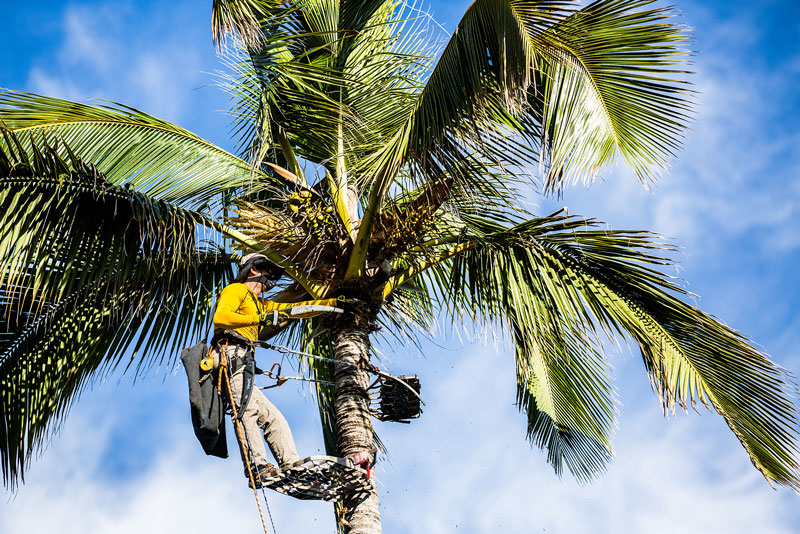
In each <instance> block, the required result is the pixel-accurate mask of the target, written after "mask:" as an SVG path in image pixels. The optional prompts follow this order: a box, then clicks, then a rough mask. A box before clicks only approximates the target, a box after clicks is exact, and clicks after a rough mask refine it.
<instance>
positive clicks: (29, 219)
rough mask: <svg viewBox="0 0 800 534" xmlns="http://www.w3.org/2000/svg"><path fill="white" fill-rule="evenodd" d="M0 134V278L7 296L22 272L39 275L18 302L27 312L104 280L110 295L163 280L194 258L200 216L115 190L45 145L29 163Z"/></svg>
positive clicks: (7, 135)
mask: <svg viewBox="0 0 800 534" xmlns="http://www.w3.org/2000/svg"><path fill="white" fill-rule="evenodd" d="M3 133H4V134H5V140H6V144H5V146H4V147H2V148H3V149H2V150H0V206H2V208H1V209H0V273H2V275H3V277H4V283H5V284H7V285H8V286H9V287H10V288H12V289H13V288H15V286H16V285H17V283H18V278H19V279H20V283H22V282H21V280H22V277H24V275H25V274H26V272H27V269H28V268H30V267H31V266H35V267H36V268H37V269H38V272H37V275H36V276H35V277H33V278H32V279H31V280H30V282H31V284H30V286H28V287H26V294H24V295H22V296H23V297H24V298H25V299H26V300H27V301H29V302H30V303H31V306H32V308H31V310H30V311H31V312H33V313H35V312H36V311H37V310H36V308H35V304H34V303H35V302H38V301H40V300H48V301H52V302H58V301H59V300H60V299H61V298H63V297H65V296H66V295H69V294H71V293H73V292H74V291H76V290H79V289H80V288H81V287H86V286H87V285H91V284H93V283H96V282H101V281H103V280H107V283H110V284H112V285H111V286H110V289H112V290H113V289H114V288H115V287H116V286H115V285H114V284H117V285H125V284H127V282H128V280H129V279H131V278H134V277H136V276H142V277H144V278H150V277H152V276H153V274H154V273H158V272H160V273H164V275H165V276H167V277H168V276H170V273H171V272H173V270H175V268H177V267H178V266H180V265H182V264H184V263H185V262H186V257H187V256H191V255H192V254H194V253H195V250H196V242H197V236H196V235H195V232H196V226H197V224H198V223H202V222H203V221H204V219H203V217H202V216H201V215H200V214H198V213H196V212H192V211H189V210H186V209H182V208H177V207H174V206H173V205H171V204H169V203H166V202H165V201H159V200H154V199H151V198H150V197H148V196H146V195H144V194H142V193H139V192H136V191H132V190H130V189H127V188H125V187H120V186H116V185H114V184H112V183H110V182H109V181H108V180H107V179H106V178H105V176H103V175H102V174H100V173H99V172H98V171H97V169H96V168H94V167H89V166H87V165H86V164H85V163H83V162H82V161H80V160H79V159H77V158H76V157H74V155H72V157H71V158H70V160H69V161H67V160H64V159H61V157H60V156H59V150H58V149H57V148H56V147H51V146H50V145H47V144H44V145H35V144H34V145H31V146H32V147H33V150H32V151H33V157H29V156H28V155H27V152H26V151H24V150H22V149H21V144H20V143H19V142H18V141H17V137H16V136H15V135H14V134H12V133H9V132H8V131H6V130H4V131H3ZM63 150H66V151H68V152H69V148H66V147H64V148H63ZM142 260H145V261H144V262H143V261H142ZM145 267H146V268H147V269H146V270H144V268H145ZM137 269H138V270H137Z"/></svg>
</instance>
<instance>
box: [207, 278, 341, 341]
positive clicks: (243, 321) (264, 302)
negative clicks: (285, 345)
mask: <svg viewBox="0 0 800 534" xmlns="http://www.w3.org/2000/svg"><path fill="white" fill-rule="evenodd" d="M248 293H249V295H248ZM250 295H253V293H252V292H251V291H250V289H248V287H247V286H246V285H244V284H239V283H234V284H230V285H228V286H225V289H223V290H222V293H220V296H219V301H218V302H217V311H216V312H215V313H214V332H221V331H222V330H235V331H236V332H238V333H239V334H241V335H243V336H244V337H246V338H247V339H258V328H259V327H258V323H259V317H258V316H259V315H260V314H262V313H266V312H270V311H273V310H283V309H286V308H291V307H293V306H303V305H307V304H320V305H322V306H336V299H335V298H333V299H322V300H307V301H303V302H275V301H274V300H269V299H265V298H259V297H256V296H255V295H253V296H252V297H251V296H250ZM256 301H257V302H258V306H256ZM314 315H319V313H311V314H306V315H303V317H312V316H314Z"/></svg>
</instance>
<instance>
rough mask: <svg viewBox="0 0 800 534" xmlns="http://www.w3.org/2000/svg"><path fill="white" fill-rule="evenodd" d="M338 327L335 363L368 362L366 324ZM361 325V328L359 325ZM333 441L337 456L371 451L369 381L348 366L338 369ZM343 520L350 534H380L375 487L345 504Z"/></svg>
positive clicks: (368, 330)
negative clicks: (366, 495) (364, 497)
mask: <svg viewBox="0 0 800 534" xmlns="http://www.w3.org/2000/svg"><path fill="white" fill-rule="evenodd" d="M347 323H349V324H340V325H339V328H336V329H335V330H334V331H333V333H332V341H333V350H334V354H335V355H336V359H337V360H341V361H344V362H349V363H352V364H355V365H359V366H360V365H361V364H364V363H367V362H369V348H370V342H369V332H370V328H369V322H368V321H358V320H356V321H354V322H353V323H350V322H349V321H348V322H347ZM359 323H361V324H359ZM337 367H338V368H337V370H336V375H335V380H334V381H335V383H336V400H335V403H334V412H335V416H336V438H337V443H338V446H339V455H340V456H349V455H352V454H354V453H356V452H358V451H364V450H369V449H372V447H373V437H372V419H371V415H370V412H369V397H368V394H367V388H368V387H369V384H370V377H369V374H367V372H366V371H364V370H363V369H361V368H359V369H356V368H354V367H351V366H349V365H348V366H337ZM373 476H374V474H373ZM343 504H344V508H345V513H344V519H345V521H346V523H344V524H345V525H348V524H349V530H346V532H348V533H349V534H380V532H381V520H380V513H379V512H378V491H377V484H375V485H373V490H372V492H371V494H370V495H369V496H368V497H367V498H366V499H363V497H362V498H360V499H354V498H351V499H347V500H345V501H344V503H343Z"/></svg>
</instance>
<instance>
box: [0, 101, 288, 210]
mask: <svg viewBox="0 0 800 534" xmlns="http://www.w3.org/2000/svg"><path fill="white" fill-rule="evenodd" d="M0 121H2V122H3V123H4V124H5V127H6V128H7V129H8V130H10V131H11V132H13V133H15V134H16V135H17V139H18V141H19V143H20V145H21V146H23V147H25V150H26V151H31V150H33V146H34V145H37V144H42V143H47V144H49V145H50V146H53V147H56V149H57V150H58V154H59V156H60V157H61V158H62V159H65V160H66V161H69V160H68V154H67V152H66V149H65V148H64V145H66V146H68V147H69V149H70V150H71V151H72V153H73V154H74V155H75V156H76V157H77V158H79V159H81V160H82V161H84V162H86V163H87V164H93V165H95V166H96V167H97V169H98V170H99V171H100V172H101V173H103V174H104V175H105V177H106V179H107V180H108V181H109V182H110V183H112V184H115V185H126V186H128V187H130V188H132V189H135V190H137V191H139V192H141V193H143V194H146V195H148V196H151V197H153V198H157V199H163V200H168V201H170V202H174V203H177V204H179V205H186V206H189V207H198V208H199V207H204V206H206V205H207V204H208V203H209V202H210V201H211V200H212V199H213V198H214V197H215V196H217V195H218V194H219V193H220V191H221V190H224V189H232V188H241V187H246V186H251V185H253V184H257V185H259V186H262V187H263V186H265V185H272V186H274V187H285V186H289V187H291V188H295V187H300V186H301V185H300V184H297V183H287V180H286V179H284V178H279V177H272V176H268V175H265V174H263V173H261V172H260V171H254V170H253V169H252V168H251V166H250V165H249V164H248V163H247V162H245V161H243V160H241V159H239V158H237V157H235V156H233V155H232V154H229V153H227V152H225V151H224V150H222V149H221V148H219V147H217V146H215V145H213V144H211V143H209V142H208V141H205V140H203V139H201V138H200V137H198V136H196V135H195V134H193V133H191V132H189V131H187V130H184V129H183V128H180V127H178V126H175V125H173V124H170V123H168V122H166V121H162V120H160V119H157V118H155V117H152V116H150V115H147V114H146V113H143V112H141V111H138V110H135V109H133V108H128V107H126V106H122V105H119V104H113V103H110V104H108V105H102V106H89V105H86V104H79V103H76V102H70V101H67V100H61V99H57V98H51V97H44V96H38V95H32V94H29V93H21V92H16V91H2V92H0ZM0 142H2V141H0ZM6 148H8V147H6Z"/></svg>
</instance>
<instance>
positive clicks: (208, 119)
mask: <svg viewBox="0 0 800 534" xmlns="http://www.w3.org/2000/svg"><path fill="white" fill-rule="evenodd" d="M676 3H677V6H678V9H679V10H680V11H681V12H682V22H684V23H685V24H687V25H689V26H691V27H693V28H694V30H695V40H694V43H693V45H692V48H693V49H694V50H696V51H697V53H696V55H695V56H694V58H693V59H694V68H695V70H696V71H697V75H696V76H695V78H694V81H695V83H696V89H697V90H698V91H699V94H698V107H697V109H698V115H697V119H696V121H695V123H694V124H693V126H692V130H691V132H689V133H688V137H687V141H686V147H685V149H684V150H683V152H681V154H680V156H679V159H678V160H677V161H674V162H673V166H672V169H671V172H670V173H669V174H668V175H666V176H665V177H663V178H662V179H661V181H660V182H659V183H658V185H657V186H656V188H655V190H654V191H652V192H648V191H645V190H643V189H642V187H641V186H639V185H638V184H636V183H635V182H634V180H633V179H632V178H631V176H630V175H629V173H628V172H626V171H625V170H624V169H623V168H614V169H609V170H608V171H607V172H605V173H604V175H603V177H602V179H601V180H598V181H597V182H595V183H594V184H593V185H592V186H590V187H589V188H583V187H576V188H572V189H570V190H568V191H567V192H566V194H565V195H564V198H562V199H559V200H553V199H547V200H543V199H536V202H537V203H539V204H540V211H541V212H545V211H549V210H551V209H552V208H554V207H558V206H562V205H566V206H569V209H570V213H575V214H581V215H586V216H592V217H596V218H598V219H600V220H603V221H605V222H607V223H608V224H609V226H611V227H613V228H632V229H650V230H655V231H658V232H660V233H663V234H664V235H666V236H668V237H669V238H670V239H671V240H672V241H673V242H674V243H676V244H678V245H680V246H681V247H682V248H683V255H682V256H681V257H680V264H681V268H680V271H679V273H678V274H679V275H680V276H681V277H682V278H685V279H686V280H687V281H688V282H687V287H688V288H689V289H690V290H692V291H694V292H695V293H697V294H699V295H700V296H701V298H700V300H699V305H700V306H701V307H702V308H703V309H705V310H707V311H709V312H711V313H713V314H714V315H716V316H717V317H719V318H721V319H722V320H723V321H725V322H726V323H727V324H729V325H730V326H732V327H734V328H736V329H737V330H739V331H740V332H742V333H743V334H745V335H747V336H748V337H750V338H751V339H753V340H755V341H756V342H757V343H758V344H759V345H760V346H761V347H763V348H764V350H766V351H767V352H768V353H770V354H771V355H772V357H773V358H774V359H775V360H776V361H777V362H779V363H780V364H781V365H783V366H784V367H786V368H788V369H789V370H791V371H793V372H794V373H795V374H797V373H798V372H800V352H799V351H798V349H797V347H798V346H800V333H799V332H800V311H799V310H798V306H797V303H798V301H799V300H800V299H799V298H798V297H799V296H800V282H799V281H798V278H797V276H796V272H797V268H796V265H797V264H798V263H800V233H798V231H797V229H796V227H795V223H796V221H797V219H798V217H799V216H800V181H799V180H798V179H797V177H798V173H799V171H800V153H799V152H798V150H797V149H796V147H797V146H799V145H800V127H799V126H798V125H800V96H798V94H800V93H799V92H798V90H797V87H798V86H800V44H798V40H797V36H798V35H800V22H798V21H800V17H798V15H800V5H798V4H796V3H793V2H785V1H784V2H777V1H775V2H722V1H711V2H708V1H707V2H687V1H677V2H676ZM206 4H208V5H206ZM200 5H201V7H198V2H193V1H183V2H178V1H176V2H169V3H167V2H37V3H35V4H27V3H24V2H15V3H9V5H5V6H4V7H5V9H4V17H5V20H6V22H5V24H4V33H3V34H2V35H0V86H2V87H8V88H13V89H21V90H26V91H32V92H37V93H42V94H49V95H54V96H60V97H63V98H70V99H74V100H80V101H86V100H88V99H91V98H104V99H109V100H114V101H118V102H123V103H126V104H129V105H131V106H134V107H137V108H140V109H142V110H144V111H147V112H149V113H151V114H153V115H156V116H159V117H161V118H164V119H167V120H170V121H172V122H175V123H177V124H179V125H181V126H183V127H186V128H188V129H190V130H192V131H194V132H196V133H198V134H199V135H201V136H203V137H205V138H207V139H209V140H211V141H213V142H215V143H218V144H219V145H221V146H223V147H225V148H228V149H232V148H233V147H232V146H231V142H230V139H229V137H228V135H227V133H228V121H227V118H226V116H225V113H224V110H225V109H226V107H227V103H228V102H227V97H226V96H225V95H224V94H223V93H222V92H220V91H219V90H217V89H216V88H215V87H213V79H212V77H211V76H210V75H209V73H211V72H213V71H215V70H216V69H218V68H221V67H220V65H219V63H218V62H217V60H216V57H215V54H214V50H213V48H212V46H211V39H210V28H209V26H210V23H209V21H210V2H206V3H200ZM467 5H468V4H467V3H466V2H434V3H432V5H431V10H432V12H433V14H434V16H435V17H436V18H437V20H439V21H440V22H442V23H443V24H444V26H445V27H446V28H447V29H450V30H452V29H453V28H454V27H455V24H456V23H457V21H458V18H459V17H460V16H461V14H463V12H464V10H465V9H466V6H467ZM441 332H442V334H441V336H439V338H438V339H437V340H436V342H435V343H433V342H430V343H425V344H424V345H423V348H422V351H421V353H420V352H417V351H416V350H413V349H406V348H402V347H400V348H398V347H391V348H387V349H386V350H385V353H386V354H385V356H386V357H385V361H384V365H385V366H386V368H388V369H389V370H390V371H392V372H394V373H396V374H401V373H416V374H419V375H420V377H421V379H422V383H423V394H424V397H425V399H426V401H427V403H428V405H427V407H426V409H425V413H424V414H423V416H422V418H421V419H419V420H417V421H414V422H413V423H412V424H411V425H408V426H406V425H392V424H385V423H378V425H377V426H378V431H379V433H380V435H381V437H382V438H383V440H384V441H385V442H386V443H387V445H388V447H389V453H390V454H389V458H388V460H386V461H383V462H381V464H380V466H379V469H378V477H379V488H380V496H381V501H382V515H383V522H384V530H385V531H386V532H392V533H395V532H399V533H403V532H419V531H421V530H423V529H424V530H426V531H428V532H431V533H440V532H442V533H443V532H453V531H458V532H467V533H479V532H494V531H501V530H502V531H503V532H504V533H515V534H516V533H520V534H521V533H529V532H615V533H625V532H754V531H755V532H800V506H798V504H799V502H798V497H797V496H795V495H794V494H792V493H791V492H789V491H787V490H782V489H779V490H777V491H773V490H772V489H771V488H770V487H769V486H768V485H767V483H766V482H765V481H764V480H763V479H762V478H761V477H760V475H759V474H758V473H757V472H756V471H755V469H753V468H752V466H751V465H750V462H749V460H748V459H747V456H746V454H745V452H744V450H743V449H742V448H741V446H740V445H739V444H738V441H737V440H736V439H735V437H734V436H733V435H732V434H731V433H730V431H729V430H728V429H727V427H726V426H725V424H724V423H723V422H722V420H721V419H720V418H719V417H718V416H716V415H715V414H712V413H709V412H700V413H690V414H680V413H679V414H678V416H677V417H670V418H668V419H666V420H665V418H664V417H663V416H662V414H661V411H660V408H659V404H658V401H657V399H656V398H655V396H654V395H653V394H652V392H651V391H650V386H649V383H648V381H647V377H646V375H645V373H644V370H643V368H642V364H641V359H640V357H639V355H638V354H637V353H636V352H635V351H633V350H628V349H627V348H626V347H622V348H621V349H620V350H618V351H612V353H611V354H610V359H611V362H612V365H613V366H614V369H615V374H616V378H617V380H616V387H617V389H618V393H619V398H620V402H621V405H620V415H619V431H618V433H617V439H616V445H615V446H616V454H617V457H616V459H615V461H614V462H613V463H612V464H611V466H610V467H609V470H608V472H607V473H606V474H605V475H604V476H603V477H601V478H599V479H598V480H596V481H595V482H594V483H592V484H590V485H588V486H579V485H578V484H576V483H575V482H574V481H573V480H571V479H570V478H569V477H568V476H565V477H564V478H562V479H559V478H558V477H556V476H555V475H554V474H553V473H552V470H551V469H550V468H549V466H548V465H547V463H546V461H545V457H544V455H543V454H542V453H541V452H539V451H538V450H535V449H531V448H530V446H529V445H528V444H527V443H526V441H525V422H524V418H523V416H522V415H520V414H519V413H518V412H517V410H516V408H515V406H514V405H513V403H514V387H513V384H514V382H513V380H514V379H513V372H514V370H513V359H512V355H511V351H510V350H509V347H508V345H507V344H506V343H505V341H504V340H502V339H501V340H493V339H484V338H483V337H481V336H475V335H473V333H463V332H462V333H458V332H453V331H452V329H450V328H449V327H447V325H442V327H441ZM471 338H472V339H471ZM271 358H272V355H270V354H267V353H263V354H262V355H260V361H261V362H262V366H263V363H266V362H271V361H272V360H271ZM271 391H273V392H274V393H271V398H272V399H273V401H274V402H275V403H276V404H277V405H278V406H279V407H281V409H282V410H283V411H284V413H285V414H286V416H287V418H288V419H289V421H290V424H291V425H292V428H293V430H294V432H295V437H296V439H297V442H298V447H299V449H300V451H301V454H303V455H311V454H318V453H319V451H320V449H321V448H322V439H321V436H320V434H319V427H318V421H317V412H316V408H315V406H314V404H313V401H312V399H311V396H310V395H309V394H308V393H307V392H306V391H305V390H304V389H303V388H302V387H297V386H295V385H292V384H289V385H286V386H284V387H283V388H281V389H280V390H271ZM186 400H187V399H186V384H185V378H184V377H183V375H182V372H181V371H180V370H179V371H178V372H177V373H173V372H171V371H170V370H167V371H165V370H159V371H158V372H153V373H151V374H150V375H148V376H146V377H144V378H142V379H140V380H139V381H138V382H137V383H136V384H133V383H132V379H131V378H130V377H119V376H114V377H111V378H110V379H109V380H107V381H106V382H104V383H102V384H98V385H96V386H95V387H94V388H93V389H91V390H90V391H87V392H86V393H85V394H84V395H83V396H82V397H81V399H80V400H79V401H78V402H77V403H76V405H75V406H74V408H73V410H72V412H71V414H70V416H69V418H68V420H67V421H66V423H65V424H64V426H63V429H62V431H61V433H60V434H58V435H57V436H56V437H55V438H54V440H53V441H52V443H51V445H50V446H49V447H48V448H47V449H46V450H45V452H44V453H43V454H42V456H41V458H39V459H38V460H37V461H36V462H35V463H34V464H33V465H32V467H31V469H30V472H29V476H28V479H27V483H26V484H25V485H24V486H22V487H21V488H20V490H19V491H18V492H17V493H16V495H13V496H12V495H7V496H6V499H4V500H3V501H1V502H0V532H3V533H6V532H8V533H18V532H25V533H44V532H51V531H56V530H57V531H59V532H61V533H82V534H83V533H106V532H115V533H127V532H131V533H133V532H141V531H142V530H143V529H146V530H147V531H149V532H154V533H167V532H179V531H184V530H188V529H189V528H196V529H197V531H198V532H205V531H209V532H210V531H214V530H215V529H216V528H218V527H219V528H222V527H224V528H227V529H230V530H231V531H234V529H239V528H240V529H242V530H243V531H257V530H258V529H259V528H260V526H259V522H258V515H257V512H256V509H255V504H254V503H253V502H252V494H250V493H249V492H248V490H247V487H246V485H245V484H244V479H243V478H242V476H241V468H240V466H239V463H238V459H236V458H231V459H229V460H226V461H222V460H218V459H213V458H208V457H205V456H204V455H203V454H202V452H201V451H200V447H199V445H198V444H197V443H196V442H195V440H194V436H193V435H192V432H191V427H190V424H189V418H188V409H187V403H186ZM269 497H270V500H269V503H270V506H271V510H272V514H273V516H274V519H275V523H276V527H277V530H278V531H279V532H284V533H285V532H308V533H316V532H326V533H329V532H332V531H333V520H332V513H331V511H330V506H329V505H327V504H325V503H313V502H301V501H296V500H293V499H290V498H286V497H282V496H279V495H277V494H270V496H269ZM211 502H214V503H217V504H218V505H219V506H220V510H219V513H217V512H214V513H211V512H207V513H209V515H208V516H204V515H201V514H200V513H198V512H200V511H208V509H209V503H211Z"/></svg>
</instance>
